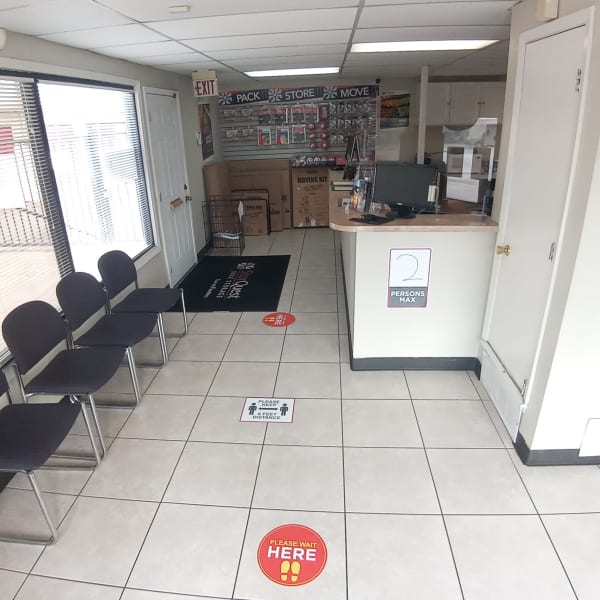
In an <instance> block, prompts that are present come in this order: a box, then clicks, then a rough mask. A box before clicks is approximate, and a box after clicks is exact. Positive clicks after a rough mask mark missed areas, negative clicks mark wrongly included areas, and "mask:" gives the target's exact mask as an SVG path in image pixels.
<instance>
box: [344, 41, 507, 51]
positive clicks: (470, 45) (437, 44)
mask: <svg viewBox="0 0 600 600" xmlns="http://www.w3.org/2000/svg"><path fill="white" fill-rule="evenodd" d="M497 41H498V40H432V41H424V40H417V41H414V42H369V43H363V44H352V49H351V52H424V51H428V50H479V49H480V48H485V47H486V46H490V45H491V44H495V43H496V42H497Z"/></svg>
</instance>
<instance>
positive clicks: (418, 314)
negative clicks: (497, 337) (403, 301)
mask: <svg viewBox="0 0 600 600" xmlns="http://www.w3.org/2000/svg"><path fill="white" fill-rule="evenodd" d="M343 235H344V236H346V235H347V234H343ZM355 238H356V250H355V252H356V259H355V260H356V273H355V278H356V285H355V300H354V328H353V329H354V335H353V352H354V358H372V357H377V358H381V357H457V356H460V357H477V356H478V355H479V342H480V338H481V327H482V323H483V314H484V311H485V298H486V292H487V289H488V285H489V278H490V269H491V261H492V256H493V245H494V241H495V232H493V231H492V232H472V231H467V232H462V231H449V232H444V231H438V232H427V231H421V232H412V231H410V232H408V231H403V232H385V231H378V232H359V233H357V234H355ZM343 248H344V251H346V246H345V245H344V246H343ZM392 248H431V269H430V276H429V291H428V298H427V307H426V308H388V307H387V291H388V290H387V286H388V281H389V256H390V249H392ZM345 266H346V254H344V267H345ZM346 276H347V275H346ZM349 293H350V292H349Z"/></svg>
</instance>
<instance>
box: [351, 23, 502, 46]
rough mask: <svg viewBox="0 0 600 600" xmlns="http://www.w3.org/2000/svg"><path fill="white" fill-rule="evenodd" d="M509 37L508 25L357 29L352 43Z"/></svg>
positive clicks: (500, 38)
mask: <svg viewBox="0 0 600 600" xmlns="http://www.w3.org/2000/svg"><path fill="white" fill-rule="evenodd" d="M509 37H510V26H509V25H491V26H488V25H469V26H466V25H442V26H439V27H376V28H373V29H357V30H356V33H355V34H354V37H353V38H352V41H353V42H355V43H359V42H403V41H413V40H507V39H508V38H509Z"/></svg>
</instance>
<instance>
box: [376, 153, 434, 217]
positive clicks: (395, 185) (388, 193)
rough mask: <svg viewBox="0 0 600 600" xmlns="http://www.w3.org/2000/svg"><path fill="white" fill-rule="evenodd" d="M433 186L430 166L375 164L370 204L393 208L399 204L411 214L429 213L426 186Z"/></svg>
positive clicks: (429, 206) (432, 168)
mask: <svg viewBox="0 0 600 600" xmlns="http://www.w3.org/2000/svg"><path fill="white" fill-rule="evenodd" d="M436 184H437V169H436V168H435V167H434V166H433V165H417V164H413V163H401V162H377V163H375V172H374V175H373V188H372V194H371V198H370V200H371V202H381V203H383V204H389V205H391V206H394V205H396V204H402V205H405V206H407V207H410V208H411V209H412V210H413V211H415V212H421V211H425V210H431V209H432V208H434V206H435V205H434V204H433V203H431V202H428V198H429V186H430V185H436Z"/></svg>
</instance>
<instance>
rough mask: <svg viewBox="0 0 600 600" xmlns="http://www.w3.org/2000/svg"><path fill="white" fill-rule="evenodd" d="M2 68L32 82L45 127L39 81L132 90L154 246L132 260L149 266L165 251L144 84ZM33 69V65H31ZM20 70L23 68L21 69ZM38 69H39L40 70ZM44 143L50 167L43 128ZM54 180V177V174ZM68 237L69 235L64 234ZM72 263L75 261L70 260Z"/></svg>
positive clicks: (5, 359)
mask: <svg viewBox="0 0 600 600" xmlns="http://www.w3.org/2000/svg"><path fill="white" fill-rule="evenodd" d="M2 62H3V65H2V66H1V67H0V78H2V79H6V80H13V81H23V80H28V81H30V82H33V85H34V89H35V95H36V98H37V104H38V110H39V111H40V117H41V120H42V124H43V121H44V115H43V112H42V109H41V103H40V99H39V90H38V87H37V85H38V83H39V82H40V81H42V82H43V81H48V82H59V83H60V82H63V83H65V84H72V85H73V84H74V85H79V86H83V87H91V88H104V89H120V90H124V91H129V92H131V93H132V95H133V101H134V107H135V116H136V125H137V132H138V137H139V144H140V153H141V167H142V170H143V179H144V184H145V186H146V196H147V201H148V217H149V221H150V222H149V226H150V230H151V232H152V243H151V244H150V245H149V246H148V247H147V248H145V249H144V250H143V251H142V252H140V253H139V254H137V255H135V256H134V257H132V260H133V261H134V263H135V264H136V266H137V267H138V268H140V267H143V266H144V265H146V264H148V263H149V262H150V261H152V260H153V259H155V258H156V257H157V256H159V255H160V254H161V253H162V251H163V249H162V241H161V237H160V231H159V229H158V220H157V219H158V215H157V206H156V194H155V188H154V184H153V180H152V177H151V173H150V171H151V161H150V154H149V148H148V146H147V136H146V130H145V122H144V114H143V113H144V111H145V105H144V102H143V93H142V85H141V83H140V81H138V80H133V79H126V78H122V77H115V76H111V75H104V74H103V75H102V77H103V79H97V76H98V74H97V73H94V75H95V77H90V74H89V73H87V72H85V71H81V70H79V69H70V68H66V67H64V68H59V67H52V66H51V65H43V64H41V63H36V64H35V67H36V68H35V70H31V69H30V68H23V61H17V60H15V59H3V61H2ZM10 64H14V65H15V67H14V68H10V66H9V65H10ZM28 66H32V65H28ZM19 67H20V68H19ZM38 67H39V68H38ZM61 71H62V72H68V73H69V74H61V73H60V72H61ZM42 143H43V145H44V147H45V152H46V153H47V159H48V161H49V164H50V165H51V164H52V163H51V156H50V148H49V143H48V137H47V133H46V130H45V126H44V125H43V127H42ZM52 178H53V179H54V175H52ZM53 184H54V187H55V191H56V195H57V202H58V208H59V210H60V219H61V224H62V227H63V228H64V227H65V222H64V217H63V216H62V208H61V201H60V197H59V196H58V188H57V185H56V180H55V179H54V182H53ZM65 236H66V233H65ZM65 239H66V245H67V248H68V250H69V254H70V245H69V240H68V238H65ZM71 261H72V259H71ZM11 361H12V357H11V355H10V352H6V353H0V369H2V368H4V367H6V366H7V365H9V364H10V362H11Z"/></svg>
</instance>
